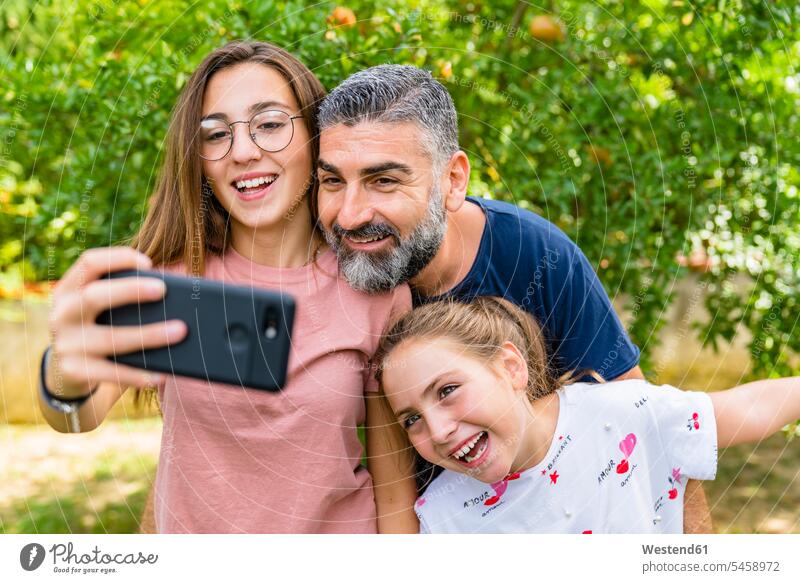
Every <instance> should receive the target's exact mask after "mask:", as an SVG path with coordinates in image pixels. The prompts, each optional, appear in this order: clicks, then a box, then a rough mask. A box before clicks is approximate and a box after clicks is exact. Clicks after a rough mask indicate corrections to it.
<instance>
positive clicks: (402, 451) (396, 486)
mask: <svg viewBox="0 0 800 583" xmlns="http://www.w3.org/2000/svg"><path fill="white" fill-rule="evenodd" d="M366 402H367V427H366V438H367V468H368V469H369V472H370V474H372V482H373V486H374V488H375V505H376V507H377V510H378V532H379V533H381V534H388V533H394V534H402V533H408V534H411V533H413V534H416V533H418V532H419V521H418V520H417V515H416V513H415V512H414V502H415V501H416V499H417V485H416V483H415V481H414V471H415V468H414V461H415V457H414V453H413V452H414V450H413V448H412V447H411V444H409V443H408V439H407V438H406V435H405V432H404V431H403V430H402V429H401V428H400V426H399V425H398V424H397V422H396V420H395V418H394V415H393V414H392V412H391V409H390V408H389V406H388V404H387V403H386V399H385V398H384V397H383V396H382V395H379V394H377V393H375V394H373V393H368V394H367V398H366Z"/></svg>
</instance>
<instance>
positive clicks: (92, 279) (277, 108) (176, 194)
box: [42, 42, 416, 533]
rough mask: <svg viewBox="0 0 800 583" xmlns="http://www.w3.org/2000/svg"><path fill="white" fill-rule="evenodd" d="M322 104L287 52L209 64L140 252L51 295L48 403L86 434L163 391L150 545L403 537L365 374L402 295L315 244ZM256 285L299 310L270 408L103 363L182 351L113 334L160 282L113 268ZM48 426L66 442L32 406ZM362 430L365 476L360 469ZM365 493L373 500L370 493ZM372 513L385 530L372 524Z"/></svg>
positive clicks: (217, 55)
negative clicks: (159, 536) (128, 397)
mask: <svg viewBox="0 0 800 583" xmlns="http://www.w3.org/2000/svg"><path fill="white" fill-rule="evenodd" d="M323 95H324V89H323V87H322V85H321V84H320V82H319V81H318V80H317V78H316V77H315V76H314V74H313V73H312V72H311V71H310V70H309V69H308V68H307V67H305V66H304V65H303V64H302V63H300V62H299V61H298V60H297V59H296V58H295V57H293V56H292V55H290V54H289V53H287V52H286V51H284V50H282V49H280V48H278V47H275V46H273V45H270V44H267V43H259V42H234V43H231V44H229V45H227V46H225V47H223V48H221V49H218V50H216V51H214V52H212V53H211V54H210V55H208V56H207V57H206V59H205V60H204V61H203V62H202V63H201V64H200V66H199V67H198V69H197V70H196V71H195V72H194V74H193V75H192V77H191V78H190V80H189V81H188V83H187V86H186V87H185V89H184V90H183V92H182V94H181V96H180V99H179V101H178V104H177V106H176V108H175V110H174V114H173V119H172V123H171V124H170V127H169V129H168V134H167V141H166V149H165V156H164V166H163V168H162V171H161V175H160V179H159V182H158V185H157V187H156V190H155V193H154V194H153V196H152V199H151V201H150V206H149V211H148V213H147V216H146V218H145V220H144V224H143V225H142V227H141V230H140V231H139V233H138V235H137V237H136V239H135V242H134V245H133V246H132V248H109V249H95V250H90V251H87V252H86V253H84V254H83V255H82V256H81V258H80V259H79V260H78V261H77V262H76V264H75V265H73V266H72V268H71V269H70V270H69V271H68V272H67V273H66V274H65V275H64V277H63V279H62V280H61V282H60V284H59V285H58V287H57V289H56V291H55V294H54V304H53V309H52V318H51V319H52V330H53V343H52V347H51V353H50V357H49V359H48V361H47V366H46V369H45V374H44V375H43V376H44V378H43V382H44V385H43V386H44V387H46V388H47V390H49V391H50V392H52V393H57V394H58V395H60V396H62V398H64V399H74V398H81V397H86V396H88V399H87V400H86V401H85V402H84V403H83V404H82V405H81V407H80V409H79V412H78V415H79V419H80V426H81V430H83V431H88V430H91V429H92V428H94V427H96V426H97V425H99V424H100V423H101V422H102V421H103V419H104V418H105V416H106V414H107V413H108V411H109V410H110V408H111V407H112V406H113V405H114V403H115V402H116V401H117V400H118V399H119V398H120V397H121V396H122V394H123V393H124V392H125V391H126V390H127V388H128V387H145V386H156V387H157V391H158V401H159V406H160V409H161V411H162V415H163V420H164V428H163V435H162V442H161V453H160V459H159V465H158V472H157V475H156V481H155V521H156V527H157V530H158V532H170V533H188V532H220V533H226V532H231V533H233V532H238V533H244V532H247V533H249V532H298V533H299V532H336V533H348V532H366V533H368V532H375V531H376V529H378V528H380V530H381V531H397V530H400V531H402V530H413V529H416V519H415V518H414V517H413V513H410V512H409V511H408V510H407V509H409V508H410V507H411V505H412V502H413V498H414V495H415V494H414V492H415V489H414V483H413V477H411V476H408V475H406V473H405V472H404V471H402V470H401V468H406V467H407V468H410V467H411V463H410V461H408V460H406V459H405V458H404V457H403V456H398V455H389V454H388V451H389V450H390V447H389V445H390V442H391V439H390V438H391V437H392V436H390V435H386V432H387V427H389V426H390V424H389V423H388V422H387V418H386V413H385V409H382V408H381V407H380V403H381V401H380V400H378V399H375V398H366V399H365V396H367V397H369V395H370V394H371V393H372V392H374V391H375V390H376V389H377V385H376V384H375V381H374V378H373V377H372V375H371V368H370V367H369V366H368V362H369V359H370V357H371V356H372V354H373V352H374V350H375V348H376V346H377V342H378V339H379V337H380V333H381V331H382V328H383V327H384V324H385V323H386V322H387V321H388V320H389V319H390V317H392V315H394V314H396V313H399V312H402V311H404V310H406V309H408V308H409V306H410V294H409V291H408V288H407V287H403V288H398V290H396V291H395V292H392V293H386V294H382V295H373V296H367V295H365V294H362V293H359V292H356V291H354V290H353V289H352V288H350V287H349V286H348V285H347V284H346V282H345V281H344V279H343V278H341V277H340V276H339V274H338V271H337V264H336V257H335V255H334V253H333V252H332V251H331V250H330V249H329V248H328V247H326V245H325V243H324V239H323V237H322V236H321V234H320V232H319V231H318V229H317V227H316V212H317V209H316V183H315V180H314V168H315V163H316V156H317V153H318V142H317V127H316V118H315V111H316V107H317V105H318V103H319V101H320V100H321V99H322V97H323ZM153 266H156V267H158V268H161V269H164V270H166V271H169V272H171V273H176V274H183V275H189V276H196V277H199V276H202V277H206V278H210V279H215V280H221V281H224V282H226V283H230V284H239V285H250V286H263V287H265V288H271V289H277V290H280V291H283V292H286V293H289V294H291V295H292V296H294V298H295V300H296V303H297V312H296V315H295V324H294V332H293V338H292V352H291V355H290V359H289V370H288V380H287V383H286V385H285V388H284V390H283V391H282V392H280V393H278V394H273V393H267V392H264V391H255V390H243V389H242V388H241V387H233V386H228V385H221V384H217V383H210V382H207V381H200V380H194V379H188V378H182V377H174V376H169V375H160V374H154V373H150V372H147V371H144V370H138V369H134V368H130V367H126V366H124V365H116V364H113V363H112V362H110V361H109V360H108V359H107V357H108V356H109V355H112V354H115V353H126V352H131V351H135V350H140V349H147V348H155V347H160V346H165V345H168V344H171V343H176V342H179V341H180V340H181V339H182V338H183V337H184V336H185V334H186V327H185V325H184V324H183V323H182V322H180V321H171V322H165V323H158V324H150V325H147V326H143V327H141V328H138V327H137V328H132V329H116V330H112V329H111V327H104V326H100V325H97V324H95V319H96V317H97V315H98V314H100V313H101V312H103V311H104V310H107V309H109V308H111V307H114V306H119V305H125V304H130V303H138V302H145V301H151V300H156V299H160V298H161V297H162V296H163V294H164V288H163V285H162V284H161V283H160V282H159V281H156V280H152V279H150V280H148V279H146V278H139V279H135V280H125V279H116V280H107V279H101V277H102V276H103V275H104V274H105V273H107V272H109V271H116V270H122V269H147V268H151V267H153ZM137 396H138V395H137ZM42 410H43V411H44V414H45V417H46V418H47V420H48V422H49V423H50V424H51V425H52V426H53V427H54V428H56V429H58V430H60V431H68V425H67V421H66V419H65V416H64V415H63V414H62V413H59V412H57V411H55V410H54V409H52V408H50V407H48V406H47V405H46V404H45V403H44V401H43V402H42ZM365 422H366V425H367V429H366V442H367V453H368V464H369V471H368V470H367V469H366V468H364V467H362V466H361V465H360V463H359V461H360V458H361V454H362V451H361V445H360V442H359V439H358V436H357V427H358V426H359V425H363V424H364V423H365ZM373 480H374V482H375V488H374V492H373ZM376 506H377V513H379V514H380V515H381V519H380V521H376Z"/></svg>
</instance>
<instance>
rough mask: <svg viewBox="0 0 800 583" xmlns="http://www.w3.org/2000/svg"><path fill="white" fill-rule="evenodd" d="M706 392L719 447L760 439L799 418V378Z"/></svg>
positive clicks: (754, 383) (757, 382)
mask: <svg viewBox="0 0 800 583" xmlns="http://www.w3.org/2000/svg"><path fill="white" fill-rule="evenodd" d="M709 395H710V397H711V402H712V403H713V404H714V416H715V417H716V420H717V443H718V445H719V447H728V446H729V445H736V444H737V443H748V442H757V441H761V440H762V439H764V438H765V437H767V436H769V435H772V434H773V433H775V432H776V431H778V430H779V429H780V428H781V427H783V426H784V425H786V424H787V423H791V422H792V421H794V420H796V419H800V377H790V378H785V379H770V380H763V381H755V382H752V383H747V384H746V385H741V386H738V387H735V388H733V389H730V390H727V391H719V392H716V393H710V394H709Z"/></svg>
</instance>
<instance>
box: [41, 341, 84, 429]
mask: <svg viewBox="0 0 800 583" xmlns="http://www.w3.org/2000/svg"><path fill="white" fill-rule="evenodd" d="M49 362H50V346H48V347H47V348H46V349H45V351H44V354H42V364H41V367H40V369H39V393H40V394H41V395H42V400H43V401H44V402H45V403H47V406H48V407H50V408H51V409H53V410H54V411H58V412H59V413H63V414H65V415H66V416H67V417H68V418H69V425H70V429H69V430H70V432H71V433H80V432H81V423H80V420H79V418H78V409H80V408H81V405H83V404H84V403H85V402H86V401H88V400H89V397H91V396H92V395H94V393H95V391H97V389H98V387H95V388H93V389H92V390H91V392H90V393H89V394H88V395H85V396H83V397H77V398H75V399H65V398H64V397H57V396H56V395H54V394H53V393H51V392H50V391H49V390H48V388H47V383H45V380H44V379H45V374H46V373H47V364H48V363H49Z"/></svg>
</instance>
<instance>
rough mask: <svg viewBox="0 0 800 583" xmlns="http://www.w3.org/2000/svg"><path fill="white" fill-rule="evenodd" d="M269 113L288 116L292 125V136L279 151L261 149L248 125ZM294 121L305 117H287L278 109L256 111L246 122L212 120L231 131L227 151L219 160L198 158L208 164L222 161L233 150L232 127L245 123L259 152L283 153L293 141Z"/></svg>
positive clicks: (233, 135)
mask: <svg viewBox="0 0 800 583" xmlns="http://www.w3.org/2000/svg"><path fill="white" fill-rule="evenodd" d="M270 111H277V112H278V113H283V114H285V115H287V116H289V123H291V124H292V136H291V137H290V138H289V141H288V142H287V143H286V145H285V146H284V147H283V148H281V149H279V150H267V149H266V148H262V147H261V146H260V145H259V144H258V142H256V138H255V135H254V134H253V132H252V130H251V129H250V124H251V123H252V121H253V120H254V119H255V118H256V117H258V116H259V115H261V114H264V113H267V112H270ZM211 119H214V118H211ZM296 119H305V116H302V115H289V114H288V113H286V112H285V111H283V110H280V109H264V110H262V111H257V112H256V113H254V114H253V116H252V117H251V118H250V119H248V120H246V121H245V120H237V121H232V122H230V123H226V122H225V120H223V119H219V118H216V119H214V121H221V122H222V123H225V124H226V125H227V126H228V129H229V130H230V131H231V139H230V140H229V142H228V149H227V150H226V151H225V153H224V154H223V155H222V156H220V157H219V158H206V157H205V156H203V154H200V157H201V158H202V159H203V160H206V161H208V162H219V161H220V160H222V159H223V158H224V157H225V156H227V155H228V154H230V153H231V150H233V141H234V140H235V139H236V132H234V131H233V126H235V125H236V124H237V123H246V124H247V135H249V136H250V139H251V140H252V142H253V143H254V144H255V145H256V146H257V147H258V149H259V150H261V151H262V152H267V153H268V154H275V153H277V152H282V151H284V150H285V149H286V148H288V147H289V146H290V145H291V144H292V140H293V139H294V120H296ZM203 121H206V120H200V124H201V126H200V127H201V128H202V123H203ZM208 121H211V120H208ZM200 149H201V150H202V146H200Z"/></svg>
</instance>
